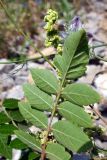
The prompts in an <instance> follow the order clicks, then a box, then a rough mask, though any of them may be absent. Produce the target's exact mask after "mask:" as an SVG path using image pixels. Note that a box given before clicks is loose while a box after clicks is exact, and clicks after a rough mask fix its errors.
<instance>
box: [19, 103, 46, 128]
mask: <svg viewBox="0 0 107 160" xmlns="http://www.w3.org/2000/svg"><path fill="white" fill-rule="evenodd" d="M19 109H20V112H21V114H22V115H23V117H24V118H25V119H26V120H28V121H29V122H31V123H32V124H33V125H35V126H37V127H40V128H43V129H44V128H46V127H47V125H48V118H47V117H46V115H44V114H43V113H42V112H40V111H37V110H34V109H32V108H31V106H30V105H29V103H22V102H20V103H19Z"/></svg>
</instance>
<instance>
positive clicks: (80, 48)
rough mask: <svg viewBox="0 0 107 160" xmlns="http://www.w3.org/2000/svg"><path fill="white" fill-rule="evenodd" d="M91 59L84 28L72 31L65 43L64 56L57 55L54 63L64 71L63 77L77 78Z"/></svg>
mask: <svg viewBox="0 0 107 160" xmlns="http://www.w3.org/2000/svg"><path fill="white" fill-rule="evenodd" d="M88 61H89V49H88V40H87V37H86V33H85V31H84V30H79V31H77V32H72V33H71V34H70V35H69V36H68V37H67V38H66V39H65V43H64V50H63V54H62V56H59V55H58V56H55V58H54V64H55V65H56V67H57V68H58V69H59V70H60V72H61V73H62V76H63V78H67V79H76V78H79V77H81V76H82V75H83V74H84V73H85V70H86V65H87V64H88Z"/></svg>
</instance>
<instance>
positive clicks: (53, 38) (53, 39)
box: [44, 9, 62, 53]
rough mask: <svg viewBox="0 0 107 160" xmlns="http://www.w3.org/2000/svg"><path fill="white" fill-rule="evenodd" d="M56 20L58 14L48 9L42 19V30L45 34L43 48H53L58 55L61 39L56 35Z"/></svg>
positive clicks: (60, 50)
mask: <svg viewBox="0 0 107 160" xmlns="http://www.w3.org/2000/svg"><path fill="white" fill-rule="evenodd" d="M57 20H58V13H57V12H56V11H53V10H52V9H49V10H48V12H47V15H46V16H45V17H44V21H45V22H46V25H45V26H44V29H45V30H46V32H47V38H46V40H45V46H46V47H49V46H54V47H55V48H56V49H57V52H58V53H62V44H61V40H62V39H61V37H60V36H59V35H58V30H57V27H56V21H57Z"/></svg>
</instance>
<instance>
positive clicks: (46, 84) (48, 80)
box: [31, 69, 59, 94]
mask: <svg viewBox="0 0 107 160" xmlns="http://www.w3.org/2000/svg"><path fill="white" fill-rule="evenodd" d="M31 74H32V77H33V80H34V82H35V84H36V85H37V86H38V87H39V88H40V89H41V90H43V91H45V92H47V93H53V94H56V93H57V92H58V90H59V84H58V80H57V78H56V77H55V76H54V75H53V73H52V72H51V71H49V70H46V69H31Z"/></svg>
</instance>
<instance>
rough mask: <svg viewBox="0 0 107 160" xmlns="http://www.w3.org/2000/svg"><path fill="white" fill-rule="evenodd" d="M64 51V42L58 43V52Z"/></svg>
mask: <svg viewBox="0 0 107 160" xmlns="http://www.w3.org/2000/svg"><path fill="white" fill-rule="evenodd" d="M62 51H63V47H62V44H58V47H57V52H58V53H61V52H62Z"/></svg>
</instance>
